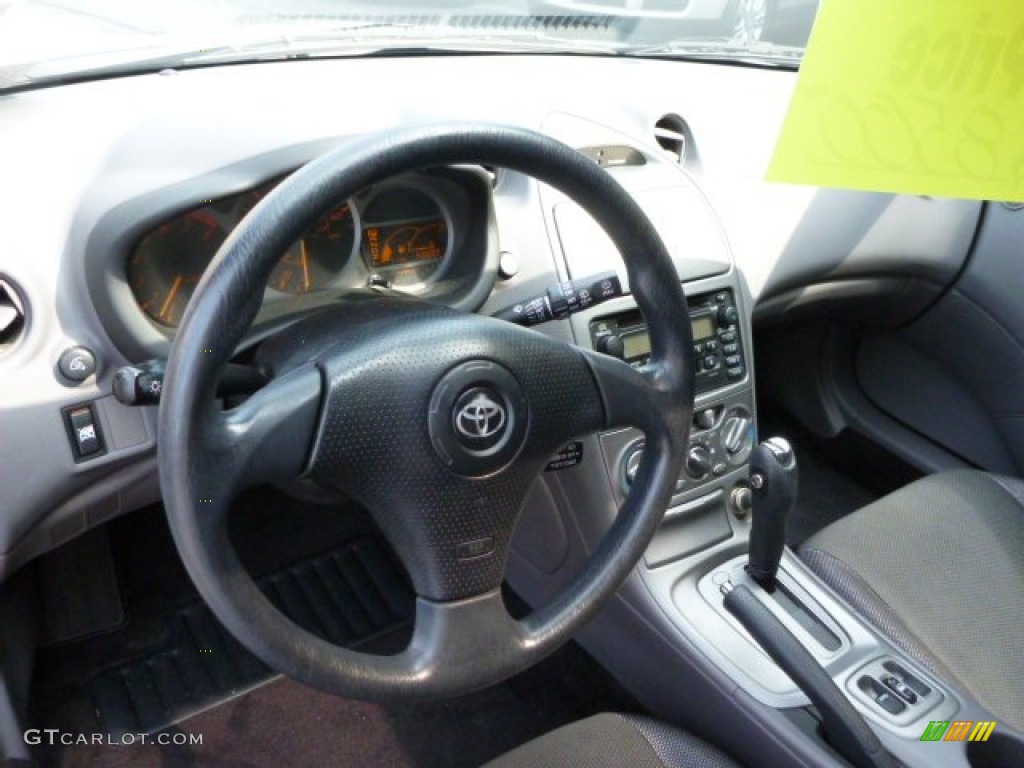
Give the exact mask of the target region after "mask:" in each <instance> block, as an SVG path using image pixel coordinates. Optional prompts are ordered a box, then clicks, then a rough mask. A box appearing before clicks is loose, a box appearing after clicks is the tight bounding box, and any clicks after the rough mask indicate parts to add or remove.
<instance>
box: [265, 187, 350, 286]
mask: <svg viewBox="0 0 1024 768" xmlns="http://www.w3.org/2000/svg"><path fill="white" fill-rule="evenodd" d="M355 242H356V226H355V220H354V218H353V216H352V209H351V207H350V206H349V205H347V204H346V205H340V206H338V207H337V208H335V209H334V210H333V211H331V212H330V213H328V214H327V215H326V216H324V217H323V218H322V219H321V220H320V221H319V222H318V223H317V225H316V226H315V227H314V228H313V229H311V230H310V231H309V232H308V233H307V234H306V236H305V237H304V238H303V239H302V240H300V241H299V242H297V243H296V244H295V245H293V246H292V247H291V248H289V249H288V251H287V252H286V253H285V255H284V257H283V258H282V259H281V261H280V262H279V263H278V265H277V266H276V267H274V271H273V272H271V274H270V287H271V288H273V289H274V290H276V291H281V292H282V293H293V294H302V293H311V292H313V291H317V290H321V289H323V288H324V287H326V286H327V285H328V284H329V283H330V282H331V281H332V280H333V279H334V278H335V277H337V275H338V273H339V272H341V270H342V269H343V268H344V266H345V264H346V263H348V260H349V257H350V256H351V255H352V249H353V248H354V247H355Z"/></svg>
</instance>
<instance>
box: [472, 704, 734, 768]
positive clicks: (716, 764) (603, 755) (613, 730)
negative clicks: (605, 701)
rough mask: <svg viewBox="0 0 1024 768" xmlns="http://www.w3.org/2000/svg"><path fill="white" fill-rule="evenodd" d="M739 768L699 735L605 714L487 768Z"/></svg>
mask: <svg viewBox="0 0 1024 768" xmlns="http://www.w3.org/2000/svg"><path fill="white" fill-rule="evenodd" d="M534 766H536V768H739V766H738V764H737V763H735V762H733V761H732V760H731V759H729V758H728V757H726V755H725V754H724V753H723V752H720V751H718V750H717V749H715V748H714V747H712V746H711V745H709V744H707V743H706V742H703V741H701V740H700V739H698V738H697V737H696V736H692V735H691V734H689V733H687V732H686V731H682V730H680V729H678V728H674V727H672V726H670V725H666V724H665V723H661V722H658V721H657V720H651V719H649V718H644V717H633V716H631V715H616V714H602V715H595V716H594V717H590V718H587V719H586V720H580V721H579V722H576V723H571V724H569V725H566V726H564V727H562V728H559V729H558V730H555V731H551V733H547V734H545V735H543V736H541V737H540V738H537V739H534V740H533V741H530V742H527V743H526V744H524V745H523V746H521V747H518V748H517V749H514V750H512V751H511V752H508V753H506V754H504V755H502V756H501V757H499V758H498V759H497V760H493V761H492V762H490V763H488V764H487V766H485V768H533V767H534Z"/></svg>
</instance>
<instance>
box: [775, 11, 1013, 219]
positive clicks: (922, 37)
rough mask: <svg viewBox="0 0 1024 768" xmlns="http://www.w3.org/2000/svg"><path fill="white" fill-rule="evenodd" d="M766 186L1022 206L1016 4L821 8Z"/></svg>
mask: <svg viewBox="0 0 1024 768" xmlns="http://www.w3.org/2000/svg"><path fill="white" fill-rule="evenodd" d="M768 179H769V180H770V181H782V182H792V183H796V184H814V185H818V186H825V187H843V188H851V189H863V190H872V191H878V192H895V193H905V194H918V195H933V196H937V197H964V198H977V199H984V200H1024V0H985V1H984V2H975V1H974V0H822V3H821V6H820V8H819V11H818V18H817V20H816V22H815V26H814V32H813V34H812V35H811V39H810V42H809V44H808V46H807V51H806V54H805V56H804V60H803V64H802V65H801V68H800V74H799V76H798V78H797V83H796V89H795V91H794V93H793V99H792V102H791V103H790V106H789V112H788V113H787V115H786V119H785V122H784V124H783V128H782V133H781V135H780V137H779V142H778V145H777V146H776V149H775V156H774V157H773V159H772V162H771V165H770V166H769V169H768Z"/></svg>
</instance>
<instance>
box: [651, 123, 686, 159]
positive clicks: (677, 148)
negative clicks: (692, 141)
mask: <svg viewBox="0 0 1024 768" xmlns="http://www.w3.org/2000/svg"><path fill="white" fill-rule="evenodd" d="M689 134H690V131H689V129H688V128H687V127H686V123H685V122H684V121H683V118H681V117H679V115H665V116H664V117H663V118H661V119H660V120H658V122H656V123H655V124H654V140H655V141H656V142H658V146H659V147H661V148H662V149H663V150H665V154H667V155H669V156H670V157H671V158H672V159H673V160H675V161H676V162H677V163H679V164H680V165H682V164H683V163H685V162H686V159H687V150H688V149H689V146H688V145H689Z"/></svg>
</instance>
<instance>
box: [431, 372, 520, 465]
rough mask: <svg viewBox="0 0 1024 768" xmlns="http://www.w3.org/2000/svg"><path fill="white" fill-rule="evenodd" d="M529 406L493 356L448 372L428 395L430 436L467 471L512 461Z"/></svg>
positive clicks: (449, 461)
mask: <svg viewBox="0 0 1024 768" xmlns="http://www.w3.org/2000/svg"><path fill="white" fill-rule="evenodd" d="M529 420H530V410H529V406H528V404H527V402H526V396H525V395H524V394H523V390H522V388H521V387H520V386H519V382H518V381H516V378H515V376H513V375H512V374H511V373H510V372H509V371H508V370H507V369H505V368H503V367H502V366H500V365H498V364H497V363H492V362H490V361H489V360H471V361H469V362H465V363H462V364H460V365H458V366H456V367H455V368H453V369H451V370H450V371H448V373H446V374H445V375H444V376H443V377H442V379H441V381H439V382H438V384H437V386H436V387H435V388H434V394H433V396H432V397H431V399H430V414H429V416H428V430H429V433H430V442H431V443H432V444H433V446H434V451H435V452H436V453H437V455H438V457H439V458H440V459H441V461H442V462H444V463H445V465H446V466H448V467H449V468H450V469H451V470H452V471H454V472H457V473H459V474H460V475H465V476H467V477H483V476H485V475H490V474H494V473H496V472H499V471H501V470H502V469H504V468H505V467H506V466H508V465H509V464H510V463H511V462H512V460H513V459H515V457H516V456H517V455H519V451H520V449H521V448H522V447H523V443H524V442H525V440H526V432H527V427H528V425H529Z"/></svg>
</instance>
